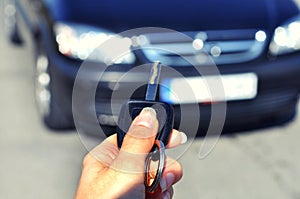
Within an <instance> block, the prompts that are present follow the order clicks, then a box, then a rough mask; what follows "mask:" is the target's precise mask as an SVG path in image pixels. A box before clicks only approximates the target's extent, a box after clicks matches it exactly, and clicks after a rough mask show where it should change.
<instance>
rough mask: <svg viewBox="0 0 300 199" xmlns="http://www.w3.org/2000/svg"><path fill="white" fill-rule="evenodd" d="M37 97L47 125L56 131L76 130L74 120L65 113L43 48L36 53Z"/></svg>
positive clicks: (41, 113)
mask: <svg viewBox="0 0 300 199" xmlns="http://www.w3.org/2000/svg"><path fill="white" fill-rule="evenodd" d="M36 52H37V53H36V62H35V63H36V64H35V96H36V102H37V107H38V110H39V113H40V116H41V118H42V120H43V121H44V123H45V125H46V126H47V127H48V128H50V129H54V130H65V129H71V128H74V122H73V118H72V117H70V116H69V115H72V114H67V113H66V112H64V109H63V108H62V107H63V106H62V105H60V103H59V102H60V101H59V99H58V95H57V93H56V92H55V88H53V82H52V81H53V78H52V74H51V72H50V70H49V61H48V58H47V56H46V54H45V53H43V51H42V49H41V48H37V51H36Z"/></svg>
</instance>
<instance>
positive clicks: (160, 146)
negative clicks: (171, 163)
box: [144, 140, 166, 192]
mask: <svg viewBox="0 0 300 199" xmlns="http://www.w3.org/2000/svg"><path fill="white" fill-rule="evenodd" d="M153 147H154V148H155V150H154V151H153V152H151V153H149V154H148V155H147V157H146V160H145V181H144V184H145V186H146V191H147V192H153V191H154V190H155V189H156V188H157V186H158V185H159V182H160V180H161V178H162V173H163V170H164V165H165V156H166V154H165V145H164V143H163V142H162V141H160V140H155V142H154V146H153ZM157 153H159V159H158V161H159V162H158V168H157V171H156V175H155V177H154V179H153V182H152V183H151V184H150V185H149V183H150V172H151V171H150V163H151V160H152V159H153V157H154V156H155V155H157ZM155 159H156V158H155Z"/></svg>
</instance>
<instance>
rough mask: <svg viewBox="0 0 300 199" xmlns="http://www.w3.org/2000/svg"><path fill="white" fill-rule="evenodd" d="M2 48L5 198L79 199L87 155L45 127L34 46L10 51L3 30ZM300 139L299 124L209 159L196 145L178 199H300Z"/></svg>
mask: <svg viewBox="0 0 300 199" xmlns="http://www.w3.org/2000/svg"><path fill="white" fill-rule="evenodd" d="M0 18H1V17H0ZM1 27H2V22H1ZM0 44H1V45H0V47H1V51H0V56H1V57H0V60H1V61H0V64H1V65H0V91H1V94H0V157H1V161H0V198H3V199H17V198H22V199H32V198H41V199H48V198H49V199H53V198H55V199H67V198H72V197H73V196H74V193H75V190H76V186H77V182H78V179H79V176H80V170H81V161H82V158H83V156H84V155H85V154H86V152H87V151H86V149H85V147H84V146H83V144H82V143H81V140H80V138H79V136H78V135H77V134H76V132H75V131H69V132H64V133H58V132H53V131H50V130H48V129H46V128H45V127H44V126H43V124H42V122H41V121H40V119H39V117H38V113H37V111H36V107H35V101H34V88H33V67H32V66H33V60H32V57H31V54H30V49H31V46H30V45H28V44H27V45H26V46H24V47H23V48H17V47H14V46H11V45H9V43H8V42H7V41H6V40H5V37H4V33H3V31H0ZM299 110H300V108H299ZM299 140H300V117H297V118H296V119H295V120H294V121H292V122H291V123H288V124H287V125H285V126H280V127H274V128H270V129H265V130H257V131H253V132H248V133H240V134H237V135H234V136H233V135H232V136H223V137H221V138H220V139H219V141H218V143H217V144H216V146H215V148H214V149H213V151H212V152H211V153H210V154H209V155H208V156H207V157H206V158H204V159H200V158H199V157H198V153H199V148H200V145H201V144H202V143H203V139H202V138H199V139H197V140H194V142H193V143H192V145H191V146H190V147H189V148H188V150H187V151H186V152H185V153H184V154H183V156H182V157H181V158H180V159H179V161H180V162H181V163H182V165H183V168H184V177H183V179H182V181H181V182H180V183H178V184H177V185H176V186H175V198H200V199H212V198H214V199H215V198H220V199H227V198H228V199H232V198H243V199H253V198H273V199H282V198H284V199H299V198H300V189H299V184H300V158H299V153H300V145H299ZM183 147H184V146H183ZM169 153H170V154H171V155H172V153H173V152H172V151H171V152H169Z"/></svg>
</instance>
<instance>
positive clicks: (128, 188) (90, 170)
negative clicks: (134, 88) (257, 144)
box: [75, 108, 186, 199]
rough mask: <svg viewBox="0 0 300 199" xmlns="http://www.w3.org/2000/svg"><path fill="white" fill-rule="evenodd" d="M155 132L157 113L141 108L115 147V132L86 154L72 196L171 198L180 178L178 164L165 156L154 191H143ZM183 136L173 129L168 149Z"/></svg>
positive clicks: (82, 198) (86, 198)
mask: <svg viewBox="0 0 300 199" xmlns="http://www.w3.org/2000/svg"><path fill="white" fill-rule="evenodd" d="M157 131H158V121H157V119H156V113H155V111H154V110H153V109H151V108H146V109H143V111H142V112H141V113H140V115H139V116H138V117H136V118H135V119H134V121H133V122H132V124H131V127H130V129H129V131H128V132H127V134H126V136H125V137H124V140H123V143H122V147H121V148H120V149H118V146H117V136H116V134H114V135H112V136H110V137H108V138H106V139H105V140H104V141H103V142H102V143H101V144H100V145H98V146H97V147H95V148H94V149H93V150H92V151H91V152H90V153H88V154H87V155H86V156H85V158H84V160H83V166H82V174H81V178H80V181H79V184H78V189H77V193H76V196H75V199H96V198H97V199H99V198H125V199H127V198H131V199H132V198H135V199H136V198H137V199H139V198H147V199H158V198H172V196H173V185H174V184H175V183H176V182H178V181H179V180H180V179H181V177H182V167H181V165H180V164H179V163H178V162H177V161H175V160H172V159H171V158H170V157H167V160H166V167H165V169H164V172H163V177H162V179H161V181H160V185H159V186H158V188H157V189H156V190H155V191H154V192H153V193H146V191H145V185H144V166H145V165H144V164H145V158H146V156H147V154H148V153H149V152H150V150H151V148H152V146H153V144H154V141H155V136H156V134H157ZM185 140H186V136H185V135H184V134H183V133H181V132H178V131H177V130H173V131H172V133H171V137H170V141H169V144H168V146H167V148H170V147H176V146H178V145H179V144H180V143H182V142H183V141H185Z"/></svg>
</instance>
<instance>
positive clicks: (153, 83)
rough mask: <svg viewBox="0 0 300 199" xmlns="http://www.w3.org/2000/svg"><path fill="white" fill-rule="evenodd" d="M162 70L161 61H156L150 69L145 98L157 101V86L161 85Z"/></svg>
mask: <svg viewBox="0 0 300 199" xmlns="http://www.w3.org/2000/svg"><path fill="white" fill-rule="evenodd" d="M160 71H161V64H160V62H159V61H156V62H154V63H153V65H152V68H151V71H150V76H149V81H148V87H147V92H146V98H145V100H148V101H155V98H156V93H157V88H158V85H159V77H160Z"/></svg>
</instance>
